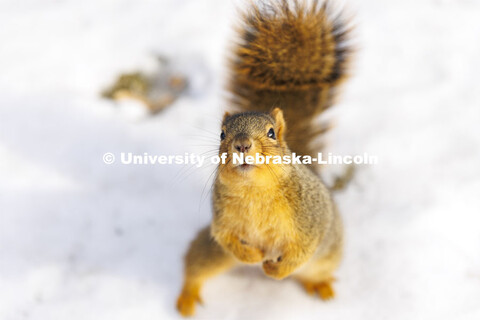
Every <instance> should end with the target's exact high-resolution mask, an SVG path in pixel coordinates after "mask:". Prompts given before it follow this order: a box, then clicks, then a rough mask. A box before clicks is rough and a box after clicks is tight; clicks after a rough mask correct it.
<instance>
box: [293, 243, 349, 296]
mask: <svg viewBox="0 0 480 320" xmlns="http://www.w3.org/2000/svg"><path fill="white" fill-rule="evenodd" d="M340 260H341V248H340V247H337V248H335V249H334V250H333V251H332V252H330V253H329V254H328V255H326V256H323V257H318V258H317V257H314V258H313V259H312V260H311V261H309V262H308V263H307V264H306V265H305V266H304V267H303V268H302V269H301V270H299V272H298V273H296V274H295V275H294V277H295V278H296V279H297V280H298V281H299V282H300V283H301V284H302V286H303V287H304V288H305V290H306V291H307V293H308V294H310V295H314V294H318V295H319V297H320V298H321V299H322V300H330V299H333V298H334V297H335V291H334V290H333V282H334V281H335V277H334V276H333V274H334V272H335V270H336V269H337V268H338V265H339V264H340Z"/></svg>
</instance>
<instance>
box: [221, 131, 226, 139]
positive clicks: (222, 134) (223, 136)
mask: <svg viewBox="0 0 480 320" xmlns="http://www.w3.org/2000/svg"><path fill="white" fill-rule="evenodd" d="M220 139H221V140H223V139H225V131H222V133H220Z"/></svg>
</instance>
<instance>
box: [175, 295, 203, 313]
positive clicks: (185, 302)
mask: <svg viewBox="0 0 480 320" xmlns="http://www.w3.org/2000/svg"><path fill="white" fill-rule="evenodd" d="M197 303H200V304H202V303H203V301H202V298H201V297H200V293H199V288H196V289H193V290H185V289H184V290H183V291H182V293H181V294H180V296H179V297H178V299H177V310H178V312H180V314H181V315H182V316H184V317H189V316H192V315H193V314H194V313H195V305H196V304H197Z"/></svg>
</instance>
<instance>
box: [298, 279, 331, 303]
mask: <svg viewBox="0 0 480 320" xmlns="http://www.w3.org/2000/svg"><path fill="white" fill-rule="evenodd" d="M333 281H334V279H333V278H332V279H330V280H326V281H320V282H310V281H301V283H302V285H303V287H304V288H305V290H306V291H307V293H308V294H310V295H314V294H318V295H319V296H320V298H321V299H322V300H330V299H333V298H334V297H335V291H334V290H333V285H332V282H333Z"/></svg>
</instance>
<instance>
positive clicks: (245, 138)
mask: <svg viewBox="0 0 480 320" xmlns="http://www.w3.org/2000/svg"><path fill="white" fill-rule="evenodd" d="M331 12H332V11H331V10H330V6H329V5H328V3H327V2H324V3H322V4H319V3H318V1H313V2H309V4H306V3H303V2H299V1H293V4H292V2H291V1H290V2H289V1H288V0H283V1H282V0H280V1H278V2H274V1H273V0H268V1H262V2H260V3H259V4H253V5H251V6H250V7H249V9H248V10H247V11H244V12H243V13H242V16H241V17H242V26H241V27H240V28H239V30H238V32H239V39H240V41H239V42H238V43H237V44H236V45H235V47H234V50H233V55H232V58H231V60H230V71H231V72H230V79H229V82H228V90H229V92H230V93H231V98H230V104H231V105H232V106H234V107H235V108H236V109H238V112H237V113H234V114H230V113H228V112H226V113H225V115H224V117H223V121H222V127H221V134H220V147H219V153H220V154H224V153H227V161H226V162H225V164H222V163H220V164H219V167H218V169H217V172H216V176H215V182H214V189H213V192H212V194H213V197H212V198H213V199H212V204H213V211H214V212H213V219H212V222H211V225H209V226H207V227H205V228H204V229H202V230H201V231H200V232H199V233H198V235H197V237H196V238H195V239H194V240H193V241H192V243H191V244H190V248H189V249H188V252H187V254H186V256H185V269H184V283H183V288H182V291H181V293H180V296H179V297H178V300H177V309H178V311H179V312H180V313H181V314H182V315H183V316H190V315H193V314H194V312H195V306H196V304H197V303H201V302H202V300H201V298H200V290H201V287H202V285H203V284H204V282H205V281H206V280H207V279H208V278H210V277H212V276H214V275H217V274H218V273H220V272H223V271H226V270H228V269H230V268H232V267H233V266H235V265H237V264H239V263H245V264H260V265H261V267H262V269H263V272H264V273H265V274H266V275H267V276H269V277H271V278H274V279H283V278H286V277H288V276H290V275H291V276H292V278H294V279H296V280H298V281H299V282H300V284H302V285H303V287H304V288H305V289H306V291H307V292H308V293H309V294H318V295H319V296H320V298H321V299H324V300H327V299H331V298H333V297H334V290H333V287H332V282H333V281H334V275H333V274H334V271H335V270H336V269H337V267H338V266H339V263H340V260H341V256H342V244H343V228H342V221H341V218H340V215H339V213H338V211H337V209H336V206H335V204H334V202H333V200H332V196H331V194H330V190H329V189H328V188H327V187H326V186H325V185H324V183H323V182H322V180H321V178H320V177H319V176H318V174H317V173H316V171H315V169H314V168H313V167H312V166H311V165H310V166H307V165H305V164H297V163H295V164H293V163H290V164H253V165H250V164H241V165H236V164H233V161H231V160H232V157H233V154H235V153H236V154H242V153H243V154H244V155H255V154H262V155H264V156H268V155H272V156H277V155H280V156H284V155H291V154H292V153H293V152H295V153H296V154H300V155H311V156H314V155H315V151H316V150H317V152H318V150H319V148H318V146H315V145H314V144H313V142H314V140H317V139H316V138H317V137H318V136H319V135H320V134H321V133H323V132H324V131H325V130H326V127H324V126H319V125H316V124H315V123H314V121H313V120H314V119H315V118H316V117H317V116H318V115H320V114H321V113H322V112H324V111H325V110H326V109H327V108H328V107H330V106H331V105H332V104H333V99H334V97H335V96H336V93H337V91H338V88H339V85H340V84H341V83H342V82H343V81H344V80H345V79H346V78H347V77H348V74H347V73H348V65H349V61H350V57H351V55H352V53H353V49H352V48H351V46H350V45H349V44H348V42H349V41H348V40H349V36H350V33H351V28H350V27H349V24H348V23H346V21H345V20H344V19H342V18H341V15H340V14H337V15H333V14H332V13H331Z"/></svg>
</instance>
